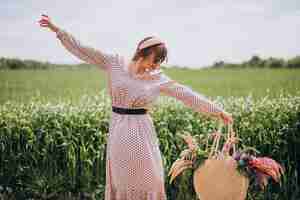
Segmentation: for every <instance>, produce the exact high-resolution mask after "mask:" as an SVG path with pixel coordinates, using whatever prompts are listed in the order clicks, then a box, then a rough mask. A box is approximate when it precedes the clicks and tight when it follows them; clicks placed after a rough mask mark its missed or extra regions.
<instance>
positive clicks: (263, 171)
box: [169, 124, 283, 200]
mask: <svg viewBox="0 0 300 200" xmlns="http://www.w3.org/2000/svg"><path fill="white" fill-rule="evenodd" d="M225 128H226V127H225ZM182 137H183V139H184V141H185V142H186V143H187V145H188V149H185V150H183V151H182V152H181V154H180V158H179V159H177V160H176V161H175V162H174V163H173V164H172V166H171V168H170V171H169V176H171V177H170V183H171V182H172V181H173V180H174V179H175V178H176V177H177V176H178V175H180V174H181V173H182V172H183V171H184V170H186V169H193V172H194V173H193V183H194V189H195V191H196V193H197V195H198V197H199V198H200V197H201V198H200V199H201V200H211V199H213V200H233V199H234V200H244V199H245V198H246V196H247V190H248V187H249V184H250V180H251V184H252V183H254V184H257V185H259V186H260V188H261V189H264V188H265V187H266V186H267V184H268V179H269V178H271V179H273V180H274V181H275V182H280V177H281V175H282V174H283V168H282V167H281V166H280V164H278V163H277V162H276V161H274V160H273V159H271V158H268V157H256V156H255V155H252V154H251V151H250V150H253V148H248V149H243V150H240V151H236V143H237V142H238V140H239V139H238V138H237V137H236V133H235V132H234V131H233V128H232V124H231V125H228V127H227V134H225V135H222V125H220V126H219V129H218V130H217V131H216V132H214V133H212V134H210V135H209V137H207V139H206V144H205V149H206V150H205V151H203V150H201V149H200V148H199V145H198V144H197V142H196V141H195V138H193V137H192V136H191V135H189V134H185V135H182ZM211 138H212V140H213V142H212V144H211V145H209V140H210V139H211ZM222 138H224V141H223V143H222V142H221V139H222ZM221 143H222V148H220V146H221V145H220V144H221ZM252 180H254V181H252Z"/></svg>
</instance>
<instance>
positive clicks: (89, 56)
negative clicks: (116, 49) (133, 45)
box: [39, 15, 120, 70]
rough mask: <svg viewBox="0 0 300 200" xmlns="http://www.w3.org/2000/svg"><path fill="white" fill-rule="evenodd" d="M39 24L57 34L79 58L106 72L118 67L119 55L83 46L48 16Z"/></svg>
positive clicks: (63, 43)
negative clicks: (113, 66)
mask: <svg viewBox="0 0 300 200" xmlns="http://www.w3.org/2000/svg"><path fill="white" fill-rule="evenodd" d="M39 23H40V26H42V27H48V28H49V29H50V30H52V31H53V32H55V33H56V37H57V38H58V39H59V40H60V41H61V43H62V45H63V46H64V47H65V48H66V49H67V50H68V51H69V52H70V53H71V54H73V55H74V56H76V57H77V58H79V59H81V60H83V61H85V62H87V63H89V64H93V65H96V66H98V67H99V68H100V69H104V70H109V69H110V68H111V66H112V65H118V62H119V60H120V59H119V56H118V55H110V54H105V53H103V52H101V51H100V50H96V49H94V48H92V47H88V46H86V45H83V44H81V42H80V41H79V40H77V39H76V38H75V37H74V36H73V35H71V34H70V33H68V32H67V31H65V30H63V29H60V28H58V27H57V26H56V25H54V24H53V23H52V22H51V20H50V18H49V17H48V16H47V15H42V19H41V20H40V21H39Z"/></svg>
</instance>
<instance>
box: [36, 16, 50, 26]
mask: <svg viewBox="0 0 300 200" xmlns="http://www.w3.org/2000/svg"><path fill="white" fill-rule="evenodd" d="M38 22H39V24H40V26H41V27H49V26H50V25H51V22H50V18H49V16H48V15H45V14H42V19H40V20H39V21H38Z"/></svg>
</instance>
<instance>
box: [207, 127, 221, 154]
mask: <svg viewBox="0 0 300 200" xmlns="http://www.w3.org/2000/svg"><path fill="white" fill-rule="evenodd" d="M221 136H222V123H219V126H218V130H217V131H216V132H214V133H212V137H213V144H212V146H211V149H210V153H209V156H208V158H212V157H213V156H215V155H216V154H217V152H218V149H219V144H220V139H221Z"/></svg>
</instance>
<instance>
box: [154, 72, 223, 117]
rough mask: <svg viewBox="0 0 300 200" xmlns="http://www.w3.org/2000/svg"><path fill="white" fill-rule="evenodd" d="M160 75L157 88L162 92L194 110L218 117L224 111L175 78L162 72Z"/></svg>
mask: <svg viewBox="0 0 300 200" xmlns="http://www.w3.org/2000/svg"><path fill="white" fill-rule="evenodd" d="M161 76H162V77H161V82H160V86H159V89H160V92H161V93H162V94H165V95H167V96H171V97H175V98H176V99H178V100H180V101H182V102H183V103H184V104H185V105H186V106H188V107H190V108H192V109H193V110H194V111H196V112H201V113H204V114H209V115H212V116H215V117H219V116H220V113H222V112H223V111H224V110H223V109H222V108H220V107H219V106H217V105H216V104H214V103H213V102H211V101H210V100H209V99H208V98H206V97H205V96H204V95H202V94H200V93H197V92H195V91H193V90H192V89H191V88H189V87H187V86H185V85H183V84H180V83H178V82H177V81H175V80H172V79H170V78H169V77H168V76H166V75H164V74H162V75H161Z"/></svg>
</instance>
